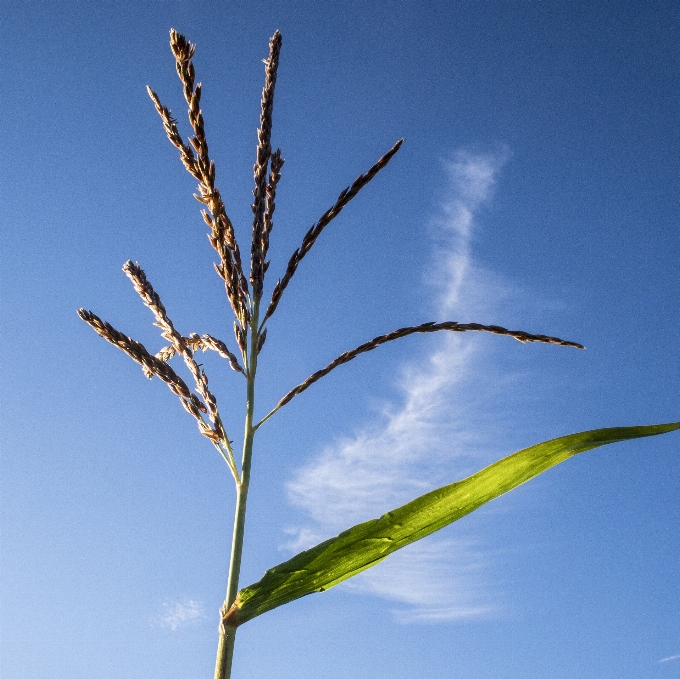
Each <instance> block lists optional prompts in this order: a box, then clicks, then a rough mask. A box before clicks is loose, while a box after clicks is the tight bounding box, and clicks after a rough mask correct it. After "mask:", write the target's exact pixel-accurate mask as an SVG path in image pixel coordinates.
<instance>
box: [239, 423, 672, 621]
mask: <svg viewBox="0 0 680 679" xmlns="http://www.w3.org/2000/svg"><path fill="white" fill-rule="evenodd" d="M675 429H680V422H674V423H670V424H657V425H649V426H642V427H615V428H611V429H594V430H592V431H585V432H581V433H579V434H571V435H569V436H562V437H560V438H557V439H553V440H551V441H546V442H545V443H539V444H538V445H536V446H531V447H530V448H525V449H524V450H520V451H519V452H517V453H514V454H513V455H509V456H508V457H506V458H503V459H502V460H499V461H498V462H495V463H494V464H492V465H490V466H488V467H486V468H485V469H482V470H481V471H479V472H477V473H476V474H473V475H472V476H470V477H468V478H467V479H464V480H462V481H457V482H456V483H452V484H450V485H448V486H444V487H443V488H439V489H437V490H433V491H432V492H430V493H426V494H425V495H422V496H421V497H419V498H416V499H415V500H413V501H412V502H409V503H408V504H405V505H403V506H402V507H398V508H397V509H395V510H393V511H391V512H387V514H384V515H383V516H381V517H380V518H379V519H373V520H371V521H366V522H365V523H360V524H358V525H356V526H353V527H352V528H350V529H348V530H346V531H344V532H343V533H340V535H338V536H337V537H334V538H332V539H330V540H326V541H325V542H322V543H321V544H319V545H317V546H316V547H312V549H308V550H306V551H304V552H301V553H300V554H298V555H296V556H294V557H293V558H292V559H290V560H289V561H286V562H284V563H281V564H279V565H278V566H275V567H274V568H271V569H269V570H268V571H267V572H266V573H265V575H264V577H263V578H262V579H261V580H260V581H259V582H256V583H255V584H253V585H250V586H248V587H245V588H244V589H242V590H241V591H240V592H239V594H238V597H237V599H236V602H235V603H234V605H233V606H232V608H231V610H230V611H229V614H228V616H227V619H226V622H227V624H230V625H240V624H242V623H244V622H247V621H248V620H251V619H252V618H254V617H256V616H258V615H261V614H262V613H266V612H267V611H270V610H272V609H273V608H276V607H277V606H282V605H283V604H287V603H289V602H290V601H293V600H295V599H298V598H300V597H302V596H305V595H306V594H311V593H312V592H323V591H324V590H326V589H329V588H330V587H333V586H334V585H337V584H338V583H340V582H342V581H343V580H346V579H347V578H351V577H352V576H353V575H356V574H357V573H360V572H361V571H363V570H366V569H367V568H370V567H371V566H374V565H375V564H377V563H379V562H380V561H382V560H383V559H384V558H386V557H387V556H389V555H390V554H391V553H392V552H394V551H396V550H397V549H400V548H401V547H404V546H406V545H408V544H410V543H411V542H415V541H416V540H420V539H421V538H424V537H425V536H426V535H430V534H431V533H434V532H435V531H438V530H439V529H440V528H443V527H444V526H447V525H448V524H450V523H452V522H454V521H456V520H458V519H460V518H461V517H463V516H465V515H466V514H469V513H470V512H472V511H474V510H475V509H477V508H478V507H481V506H482V505H483V504H485V503H487V502H489V501H490V500H493V499H494V498H496V497H498V496H499V495H503V493H507V492H508V491H509V490H512V489H513V488H516V487H517V486H519V485H521V484H523V483H524V482H526V481H528V480H529V479H531V478H533V477H534V476H538V474H540V473H541V472H544V471H546V469H550V467H554V466H555V465H557V464H559V463H560V462H563V461H564V460H566V459H567V458H569V457H572V456H573V455H577V454H578V453H582V452H584V451H586V450H590V449H591V448H597V447H598V446H603V445H606V444H607V443H615V442H617V441H625V440H627V439H634V438H640V437H643V436H655V435H657V434H664V433H666V432H670V431H673V430H675Z"/></svg>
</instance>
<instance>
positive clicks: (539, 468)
mask: <svg viewBox="0 0 680 679" xmlns="http://www.w3.org/2000/svg"><path fill="white" fill-rule="evenodd" d="M170 47H171V49H172V54H173V56H174V58H175V65H176V69H177V74H178V75H179V79H180V81H181V83H182V87H183V91H184V98H185V99H186V102H187V104H188V106H189V111H188V113H189V122H190V124H191V128H192V131H193V135H192V136H191V137H190V138H189V139H188V141H185V140H184V139H183V137H182V136H181V134H180V132H179V130H178V128H177V121H176V120H175V119H174V118H173V117H172V112H171V111H170V109H168V108H167V107H166V106H164V105H163V104H162V103H161V101H160V99H159V97H158V95H157V94H156V93H155V92H154V91H153V90H152V89H151V88H147V89H148V93H149V96H150V97H151V99H152V100H153V103H154V105H155V107H156V110H157V111H158V114H159V115H160V117H161V120H162V122H163V127H164V128H165V132H166V134H167V137H168V139H169V140H170V142H171V143H172V144H173V145H174V146H175V147H176V148H177V149H178V151H179V155H180V159H181V161H182V163H183V164H184V167H185V168H186V169H187V170H188V172H189V173H190V174H191V175H192V176H193V177H194V178H195V179H196V181H197V182H198V192H197V194H195V197H196V199H197V200H198V201H199V202H200V203H202V204H203V205H204V209H203V210H202V215H203V219H204V220H205V223H206V224H207V226H208V228H209V230H210V233H209V240H210V243H211V245H212V247H213V248H214V249H215V251H216V252H217V259H218V262H217V264H215V270H216V272H217V275H218V276H219V277H220V278H221V279H222V280H223V281H224V287H225V291H226V296H227V299H228V301H229V304H230V306H231V309H232V311H233V313H234V316H235V320H234V335H235V343H236V344H235V347H234V350H233V351H232V350H231V349H229V348H228V347H227V345H226V343H225V342H223V341H222V340H220V339H217V338H215V337H213V336H211V335H208V334H204V335H198V334H195V333H192V334H187V335H185V334H183V333H181V332H179V331H178V330H177V329H176V328H175V325H174V323H173V322H172V321H171V320H170V317H169V316H168V313H167V311H166V309H165V307H164V305H163V303H162V302H161V299H160V297H159V295H158V293H157V292H156V291H155V290H154V288H153V287H152V285H151V283H150V282H149V281H148V279H147V277H146V275H145V273H144V271H143V270H142V268H141V267H140V266H139V264H137V263H133V262H132V261H128V262H126V263H125V265H124V266H123V271H124V272H125V274H126V275H127V276H128V278H129V279H130V280H131V281H132V284H133V286H134V288H135V290H136V291H137V293H138V294H139V296H140V297H141V298H142V301H143V302H144V304H145V305H146V306H147V307H149V309H150V310H151V311H152V313H153V315H154V318H155V325H156V326H158V327H159V328H160V329H161V336H162V337H163V338H164V339H165V341H166V342H167V345H166V346H164V347H163V348H161V349H160V351H159V352H158V353H156V354H155V355H154V354H151V353H150V352H149V351H147V349H146V348H145V347H144V346H143V345H142V344H141V343H139V342H137V341H135V340H133V339H131V338H130V337H128V336H127V335H125V334H123V333H122V332H120V331H118V330H116V329H115V328H114V327H112V326H111V325H110V324H109V323H107V322H105V321H103V320H101V319H100V318H99V317H98V316H96V315H95V314H94V313H92V312H91V311H86V310H85V309H80V310H79V311H78V314H79V315H80V317H81V318H82V319H83V320H84V321H85V322H86V323H88V324H89V325H90V326H91V327H92V328H93V329H94V330H95V331H96V332H97V333H98V334H99V335H101V336H102V337H103V338H104V339H106V340H108V341H109V342H111V343H112V344H114V345H116V346H117V347H118V348H119V349H122V350H123V351H124V352H125V353H126V354H128V356H130V357H131V358H132V359H133V360H134V361H136V362H137V363H139V364H140V365H141V366H142V370H143V372H144V374H145V375H146V377H148V378H149V379H152V378H153V377H154V376H155V377H158V378H159V379H161V380H162V381H163V382H165V383H166V384H167V385H168V387H169V388H170V390H171V391H172V392H174V394H175V395H176V396H178V398H179V400H180V403H181V404H182V406H183V407H184V409H185V410H186V411H187V412H188V413H189V414H190V415H191V416H193V417H194V418H195V420H196V422H197V424H198V429H199V431H200V433H201V434H202V435H203V436H204V437H205V438H207V439H208V440H209V441H210V443H211V444H212V445H213V446H214V447H215V449H216V450H217V451H218V452H219V454H220V455H221V457H222V458H223V460H224V462H225V463H226V464H227V466H228V467H229V470H230V471H231V474H232V476H233V478H234V483H235V488H236V502H235V517H234V527H233V537H232V546H231V558H230V562H229V567H228V578H227V592H226V598H225V601H224V605H223V606H222V608H221V611H220V623H219V639H218V650H217V661H216V667H215V679H228V677H230V676H231V666H232V658H233V653H234V642H235V638H236V632H237V630H238V628H239V626H240V625H243V624H244V623H246V622H248V621H249V620H252V619H253V618H255V617H256V616H258V615H262V614H263V613H266V612H267V611H270V610H272V609H274V608H276V607H278V606H282V605H283V604H287V603H290V602H291V601H294V600H295V599H298V598H300V597H302V596H305V595H307V594H311V593H313V592H322V591H324V590H327V589H329V588H330V587H333V586H334V585H337V584H338V583H340V582H342V581H343V580H346V579H347V578H350V577H352V576H353V575H356V574H357V573H360V572H361V571H363V570H365V569H367V568H370V567H371V566H374V565H375V564H377V563H379V562H380V561H382V560H383V559H385V558H387V557H388V556H389V555H390V554H391V553H392V552H394V551H396V550H398V549H401V548H402V547H404V546H405V545H408V544H410V543H412V542H414V541H416V540H420V539H421V538H424V537H425V536H427V535H430V534H431V533H433V532H435V531H437V530H439V529H440V528H443V527H444V526H447V525H448V524H450V523H452V522H453V521H456V520H458V519H460V518H461V517H463V516H465V515H466V514H469V513H470V512H472V511H474V510H475V509H477V508H478V507H480V506H482V505H483V504H485V503H487V502H489V501H490V500H493V499H494V498H496V497H498V496H499V495H502V494H503V493H506V492H508V491H510V490H512V489H513V488H516V487H517V486H519V485H520V484H522V483H524V482H526V481H528V480H529V479H531V478H533V477H534V476H537V475H538V474H540V473H542V472H544V471H545V470H547V469H549V468H550V467H553V466H555V465H557V464H559V463H560V462H563V461H564V460H566V459H567V458H569V457H572V456H574V455H577V454H578V453H581V452H584V451H586V450H590V449H592V448H596V447H598V446H601V445H605V444H608V443H614V442H616V441H623V440H626V439H633V438H638V437H643V436H653V435H656V434H662V433H665V432H669V431H672V430H675V429H679V428H680V422H675V423H669V424H659V425H651V426H637V427H618V428H610V429H597V430H593V431H586V432H581V433H578V434H572V435H570V436H563V437H561V438H557V439H553V440H551V441H546V442H544V443H540V444H538V445H535V446H532V447H530V448H527V449H525V450H521V451H519V452H517V453H515V454H513V455H510V456H508V457H506V458H504V459H502V460H500V461H498V462H496V463H494V464H492V465H490V466H489V467H486V468H485V469H482V470H481V471H479V472H477V473H476V474H473V475H472V476H470V477H468V478H466V479H463V480H462V481H456V482H455V483H451V484H450V485H447V486H444V487H442V488H439V489H437V490H434V491H432V492H429V493H426V494H425V495H422V496H421V497H418V498H416V499H415V500H413V501H411V502H409V503H408V504H406V505H404V506H402V507H398V508H396V509H394V510H393V511H390V512H388V513H386V514H384V515H383V516H381V517H380V518H377V519H374V520H372V521H367V522H365V523H361V524H358V525H356V526H353V527H351V528H349V529H348V530H346V531H344V532H343V533H341V534H340V535H338V536H337V537H335V538H332V539H330V540H326V541H325V542H322V543H321V544H319V545H317V546H316V547H313V548H312V549H308V550H306V551H303V552H301V553H300V554H297V555H296V556H294V557H293V558H292V559H290V560H288V561H286V562H285V563H281V564H279V565H277V566H274V567H273V568H270V569H269V570H267V571H266V573H265V575H264V576H263V577H262V579H261V580H260V581H259V582H256V583H254V584H251V585H248V586H247V587H244V588H242V589H239V573H240V568H241V556H242V551H243V537H244V530H245V525H246V524H245V522H246V504H247V500H248V489H249V486H250V470H251V463H252V457H253V449H254V441H255V435H256V434H257V432H258V430H259V429H260V427H262V426H263V425H264V424H265V423H266V422H267V420H269V419H270V418H271V417H272V416H273V415H274V414H275V413H276V412H277V411H279V410H280V409H281V408H283V407H284V406H285V405H286V404H287V403H289V402H290V401H291V400H292V399H293V398H295V397H296V396H298V395H300V394H301V393H302V392H304V391H305V390H306V389H308V388H309V387H310V386H312V385H313V384H314V383H315V382H317V381H318V380H320V379H321V378H323V377H325V376H326V375H328V373H330V372H331V371H332V370H334V369H335V368H337V367H339V366H341V365H343V364H344V363H347V362H349V361H351V360H353V359H354V358H356V357H358V356H359V355H360V354H363V353H366V352H368V351H372V350H374V349H376V348H377V347H379V346H380V345H382V344H385V343H387V342H392V341H394V340H398V339H401V338H403V337H406V336H408V335H411V334H414V333H432V332H440V331H448V332H470V331H476V332H488V333H494V334H497V335H503V336H506V337H512V338H514V339H516V340H518V341H520V342H523V343H530V342H541V343H547V344H555V345H559V346H563V347H574V348H577V349H583V348H584V347H583V346H582V345H581V344H578V343H576V342H570V341H565V340H562V339H559V338H557V337H550V336H547V335H536V334H530V333H528V332H524V331H521V330H507V329H506V328H502V327H500V326H496V325H481V324H479V323H459V322H456V321H443V322H431V323H424V324H421V325H416V326H408V327H403V328H399V329H398V330H394V331H392V332H389V333H387V334H385V335H380V336H378V337H375V338H373V339H372V340H370V341H368V342H366V343H364V344H361V345H360V346H358V347H356V348H354V349H352V350H351V351H347V352H345V353H343V354H341V355H340V356H338V357H337V358H336V359H335V360H333V361H331V362H330V363H329V364H328V365H327V366H326V367H325V368H322V369H321V370H318V371H317V372H315V373H314V374H312V375H310V376H309V377H308V378H307V379H306V380H304V381H303V382H301V383H300V384H298V385H297V386H295V387H293V388H292V389H291V390H290V391H289V392H288V393H287V394H285V395H284V396H283V397H282V398H281V399H280V400H279V402H278V403H277V404H276V405H275V406H274V407H273V408H271V409H270V410H269V411H268V412H266V414H264V416H261V417H259V419H258V418H257V417H256V415H255V395H256V376H257V361H258V356H259V354H260V352H261V351H262V350H263V348H264V346H265V340H266V337H267V329H268V325H269V321H270V319H271V318H272V316H273V315H274V313H275V312H276V309H277V308H278V306H279V303H280V302H281V299H282V297H283V294H284V292H285V291H286V288H287V287H288V285H289V283H290V282H291V279H292V278H293V276H294V275H295V272H296V270H297V268H298V266H299V265H300V263H301V261H302V260H303V258H304V257H305V256H306V255H307V254H308V252H309V251H310V250H311V248H312V246H313V245H314V243H315V242H316V240H317V239H318V238H319V236H320V235H321V233H322V231H323V230H324V229H325V228H326V227H327V226H328V225H329V224H330V222H331V221H333V220H334V219H335V218H336V217H337V216H338V215H339V214H340V212H341V211H342V210H343V208H345V206H347V204H348V203H349V202H350V201H351V200H352V199H353V198H354V197H355V196H356V195H357V194H358V193H359V191H361V189H362V188H364V187H365V186H366V185H367V184H368V183H369V182H370V181H371V180H372V179H373V178H374V177H375V176H376V175H377V174H378V173H379V172H380V171H381V170H382V169H384V168H385V167H386V166H387V164H388V163H389V162H390V161H391V160H392V158H393V157H394V156H395V154H396V153H397V152H398V151H399V149H400V147H401V145H402V142H403V140H401V139H400V140H399V141H397V142H396V144H394V146H392V148H391V149H390V150H389V151H388V152H387V153H385V155H383V156H382V157H381V158H379V159H378V161H377V162H376V163H375V165H373V167H371V168H370V169H369V170H368V171H367V172H366V173H365V174H362V175H359V177H357V179H355V180H354V182H353V183H352V184H351V185H350V186H349V187H347V188H346V189H344V190H343V191H341V192H340V194H339V196H338V198H337V200H336V202H335V204H334V205H332V206H331V207H330V208H329V209H328V210H327V211H326V212H325V213H324V214H323V215H322V216H321V218H320V219H319V220H318V221H317V222H316V223H315V224H314V225H313V226H312V227H311V228H310V229H309V230H308V231H307V233H306V234H305V235H304V237H303V238H302V244H301V245H300V247H299V248H298V249H297V250H295V252H293V254H292V256H291V257H290V259H289V260H288V265H287V267H286V269H285V272H284V274H283V276H282V277H281V278H280V279H278V280H277V281H276V283H275V285H274V286H273V290H272V293H271V297H270V299H269V301H268V302H264V301H263V295H264V283H265V277H266V274H267V271H268V269H269V261H268V260H267V254H268V249H269V239H270V234H271V232H272V228H273V225H274V211H275V200H276V190H277V186H278V183H279V179H280V177H281V170H282V167H283V164H284V160H283V158H282V156H281V151H280V149H276V150H275V151H273V150H272V145H271V131H272V113H273V107H274V88H275V85H276V73H277V68H278V63H279V53H280V50H281V34H280V33H279V32H278V31H276V33H274V35H273V36H272V38H271V40H270V43H269V56H268V58H267V59H266V61H265V62H264V63H265V85H264V89H263V91H262V111H261V116H260V128H259V131H258V143H257V154H256V160H255V166H254V183H255V188H254V189H253V196H254V199H253V203H252V212H253V224H252V242H251V246H250V270H249V272H248V275H246V272H245V270H244V267H243V262H242V257H241V251H240V250H239V246H238V243H237V242H236V237H235V234H234V227H233V225H232V222H231V220H230V219H229V217H228V215H227V211H226V208H225V205H224V202H223V200H222V197H221V195H220V192H219V189H218V188H217V187H216V185H215V176H216V173H215V163H214V161H213V160H212V159H211V158H210V155H209V152H208V143H207V141H206V135H205V127H204V120H203V114H202V111H201V108H200V101H201V85H200V83H199V84H197V83H196V82H195V73H194V66H193V63H192V57H193V55H194V52H195V46H194V45H193V44H192V43H190V42H189V41H188V40H187V39H186V38H185V37H184V36H183V35H180V34H178V33H177V32H176V31H174V30H171V31H170ZM199 350H200V351H202V352H205V351H209V350H211V351H215V352H217V353H218V354H219V355H220V356H222V357H223V358H225V359H227V360H228V361H229V364H230V366H231V368H233V370H234V371H235V372H237V373H239V374H240V377H241V378H243V379H245V382H246V402H245V428H244V437H243V441H242V452H241V456H240V463H239V462H238V461H237V455H236V452H235V450H234V446H233V441H232V439H231V438H230V437H229V435H228V433H227V431H226V429H225V426H224V423H223V420H222V418H221V417H220V412H219V409H218V405H217V400H216V398H215V396H214V394H213V393H212V392H211V390H210V388H209V383H208V378H207V376H206V373H205V371H204V370H203V368H202V367H201V366H200V365H199V364H198V363H197V362H196V359H195V352H196V351H199ZM176 355H178V356H180V357H181V358H182V360H183V361H184V363H185V365H186V367H187V368H188V369H189V372H190V373H191V376H192V378H193V380H194V382H195V385H196V386H195V390H194V391H193V392H192V391H191V390H190V389H189V387H188V386H187V384H186V382H185V381H184V380H183V379H182V378H181V377H180V376H179V375H178V373H177V372H176V371H175V369H174V368H172V367H171V366H170V363H169V361H170V359H172V358H173V357H175V356H176Z"/></svg>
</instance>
